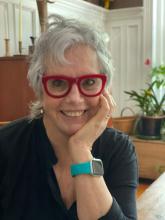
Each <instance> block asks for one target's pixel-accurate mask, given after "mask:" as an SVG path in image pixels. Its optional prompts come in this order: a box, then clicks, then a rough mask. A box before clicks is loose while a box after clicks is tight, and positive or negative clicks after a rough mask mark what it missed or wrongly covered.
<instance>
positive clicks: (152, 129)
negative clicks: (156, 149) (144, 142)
mask: <svg viewBox="0 0 165 220" xmlns="http://www.w3.org/2000/svg"><path fill="white" fill-rule="evenodd" d="M163 120H165V116H140V117H139V119H138V121H137V124H136V129H135V130H136V135H137V136H138V137H139V138H142V139H153V140H154V139H155V140H156V139H161V134H160V129H161V124H162V122H163Z"/></svg>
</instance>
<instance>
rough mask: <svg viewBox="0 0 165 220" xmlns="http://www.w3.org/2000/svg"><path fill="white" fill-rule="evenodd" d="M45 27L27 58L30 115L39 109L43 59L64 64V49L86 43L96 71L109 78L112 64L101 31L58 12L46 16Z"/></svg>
mask: <svg viewBox="0 0 165 220" xmlns="http://www.w3.org/2000/svg"><path fill="white" fill-rule="evenodd" d="M49 21H50V22H49V23H48V29H47V31H46V32H44V33H42V35H41V36H40V37H39V39H38V40H37V43H36V45H35V50H34V53H33V55H32V57H31V60H30V67H29V71H28V80H29V83H30V85H31V87H32V88H33V90H34V92H35V94H36V96H37V98H38V100H37V102H35V103H32V105H31V107H30V111H31V114H30V117H31V118H32V119H33V118H37V117H39V116H40V115H41V110H42V104H41V103H42V102H41V99H42V82H41V78H42V75H43V74H44V73H45V72H46V71H47V68H48V67H47V62H48V61H49V63H55V64H56V63H57V64H62V65H68V64H69V61H67V60H66V59H65V55H64V54H65V51H66V50H67V49H70V48H72V47H73V46H76V45H80V44H81V45H87V46H89V47H90V48H92V49H93V50H94V51H96V54H97V57H98V61H99V64H100V66H101V69H100V73H104V74H106V75H107V77H108V84H109V83H110V81H111V78H112V72H113V65H112V59H111V55H110V52H109V50H108V48H107V44H106V42H104V39H103V35H102V33H101V32H99V31H97V30H96V29H93V28H92V27H91V26H88V25H87V24H84V23H82V22H80V21H78V20H76V19H68V18H64V17H62V16H60V15H51V16H49Z"/></svg>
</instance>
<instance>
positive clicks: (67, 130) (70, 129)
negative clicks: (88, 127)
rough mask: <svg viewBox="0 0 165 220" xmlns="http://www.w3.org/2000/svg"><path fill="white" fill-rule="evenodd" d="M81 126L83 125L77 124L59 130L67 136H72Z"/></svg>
mask: <svg viewBox="0 0 165 220" xmlns="http://www.w3.org/2000/svg"><path fill="white" fill-rule="evenodd" d="M82 127H83V125H81V126H80V125H79V126H73V125H72V126H70V127H69V126H68V127H67V128H65V129H64V128H63V129H61V132H63V134H65V135H67V136H69V137H70V136H72V135H74V134H75V133H76V132H78V131H79V130H80V129H81V128H82Z"/></svg>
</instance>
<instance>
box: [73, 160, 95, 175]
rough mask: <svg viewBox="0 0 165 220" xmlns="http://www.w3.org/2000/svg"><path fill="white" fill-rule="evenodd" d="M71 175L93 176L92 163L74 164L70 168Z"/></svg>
mask: <svg viewBox="0 0 165 220" xmlns="http://www.w3.org/2000/svg"><path fill="white" fill-rule="evenodd" d="M70 171H71V175H72V176H77V175H80V174H91V172H92V170H91V161H87V162H84V163H79V164H72V165H71V167H70Z"/></svg>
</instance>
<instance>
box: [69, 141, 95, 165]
mask: <svg viewBox="0 0 165 220" xmlns="http://www.w3.org/2000/svg"><path fill="white" fill-rule="evenodd" d="M69 152H70V157H71V159H72V162H73V163H81V162H86V161H90V160H92V159H93V155H92V153H91V148H90V147H87V146H84V145H83V144H82V143H75V142H69Z"/></svg>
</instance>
